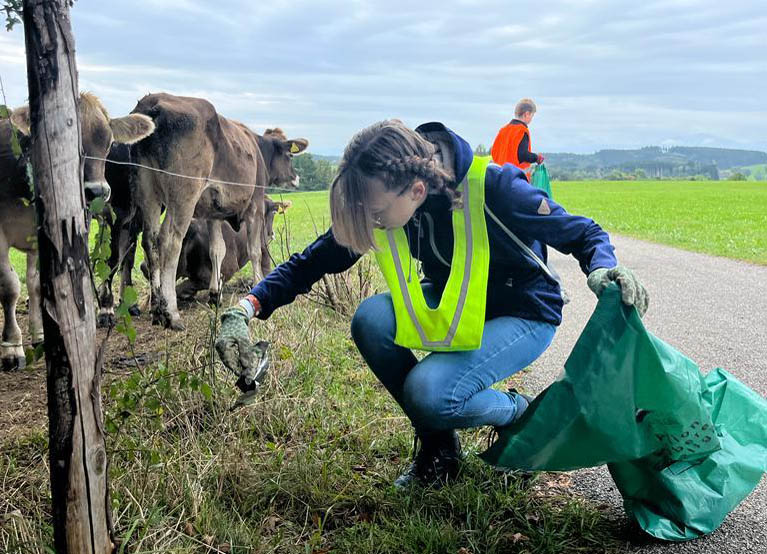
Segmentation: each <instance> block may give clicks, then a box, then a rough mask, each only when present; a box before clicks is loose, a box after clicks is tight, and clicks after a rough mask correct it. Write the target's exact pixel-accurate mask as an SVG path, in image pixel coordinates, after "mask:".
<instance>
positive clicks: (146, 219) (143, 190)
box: [135, 170, 170, 325]
mask: <svg viewBox="0 0 767 554" xmlns="http://www.w3.org/2000/svg"><path fill="white" fill-rule="evenodd" d="M142 173H144V171H143V170H139V171H138V175H139V176H141V175H142ZM148 188H150V186H149V184H147V183H143V182H138V183H137V186H136V189H135V190H136V203H137V204H138V205H139V206H141V213H142V216H143V217H142V220H143V223H144V234H143V235H142V237H141V244H142V246H143V247H144V262H145V264H146V269H147V274H148V275H147V280H148V281H149V303H150V309H151V313H152V324H153V325H155V324H158V323H162V322H161V321H160V320H159V319H156V317H155V314H156V313H157V311H158V306H159V303H160V298H161V292H160V249H159V247H160V209H161V205H162V204H161V200H160V199H159V198H158V197H157V196H156V195H155V194H153V193H152V192H151V191H148V190H147V189H148ZM169 216H170V214H168V217H169ZM166 220H167V217H166ZM143 265H144V264H142V267H143Z"/></svg>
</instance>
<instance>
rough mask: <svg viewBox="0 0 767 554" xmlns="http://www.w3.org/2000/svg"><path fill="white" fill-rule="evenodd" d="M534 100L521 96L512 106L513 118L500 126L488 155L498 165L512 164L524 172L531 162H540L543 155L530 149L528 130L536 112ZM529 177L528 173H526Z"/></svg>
mask: <svg viewBox="0 0 767 554" xmlns="http://www.w3.org/2000/svg"><path fill="white" fill-rule="evenodd" d="M536 109H537V108H536V106H535V102H533V100H532V99H530V98H523V99H522V100H520V101H519V102H517V105H516V106H515V108H514V119H512V120H511V121H510V122H509V123H508V125H504V126H503V127H501V130H500V131H498V135H497V136H496V137H495V141H493V147H492V148H491V149H490V155H491V156H492V157H493V161H494V162H495V163H497V164H498V165H503V164H505V163H510V164H514V165H515V166H517V167H519V168H520V169H522V170H523V171H524V172H525V173H526V174H527V173H528V168H529V167H530V164H531V163H542V162H543V156H541V155H540V154H535V153H534V152H531V151H530V130H529V129H528V125H530V122H531V121H532V120H533V117H534V116H535V112H536ZM528 177H529V175H528Z"/></svg>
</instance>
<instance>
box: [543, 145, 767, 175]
mask: <svg viewBox="0 0 767 554" xmlns="http://www.w3.org/2000/svg"><path fill="white" fill-rule="evenodd" d="M544 154H545V156H546V165H547V167H548V168H549V170H550V172H553V173H554V175H553V176H554V177H555V178H589V177H592V178H593V177H596V178H610V175H611V174H619V173H630V174H634V175H637V177H647V178H664V177H689V176H695V175H700V176H702V177H706V178H710V179H718V178H719V171H722V170H729V169H732V168H740V167H744V166H754V165H759V164H765V163H767V153H765V152H759V151H757V150H735V149H730V148H707V147H689V146H673V147H669V148H663V147H660V146H646V147H644V148H639V149H636V150H600V151H599V152H596V153H594V154H567V153H544Z"/></svg>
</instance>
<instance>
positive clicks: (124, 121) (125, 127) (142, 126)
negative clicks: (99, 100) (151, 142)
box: [109, 113, 154, 144]
mask: <svg viewBox="0 0 767 554" xmlns="http://www.w3.org/2000/svg"><path fill="white" fill-rule="evenodd" d="M109 126H110V127H111V128H112V134H113V135H114V140H115V142H121V143H123V144H133V143H134V142H138V141H140V140H141V139H143V138H146V137H148V136H149V135H151V134H152V133H153V132H154V121H152V118H151V117H149V116H146V115H144V114H140V113H132V114H130V115H126V116H125V117H117V118H115V119H110V120H109Z"/></svg>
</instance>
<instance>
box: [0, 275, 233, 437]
mask: <svg viewBox="0 0 767 554" xmlns="http://www.w3.org/2000/svg"><path fill="white" fill-rule="evenodd" d="M235 288H236V289H237V290H236V291H235V290H233V289H235ZM240 288H241V287H236V286H235V287H232V286H228V287H226V289H225V292H226V293H227V297H226V298H225V299H224V301H223V303H224V305H229V304H228V303H227V302H229V300H230V299H229V298H228V296H230V295H237V294H240V292H241V291H240V290H239V289H240ZM204 296H206V295H202V294H200V299H202V298H203V297H204ZM144 307H145V306H144ZM147 311H148V310H146V309H144V310H143V312H142V314H141V315H140V316H139V317H134V318H133V325H134V327H135V328H136V343H135V345H134V347H133V349H131V348H130V345H129V343H128V340H127V339H126V337H125V336H123V335H121V334H119V333H117V332H115V331H112V332H111V334H110V336H109V338H108V341H107V349H106V351H105V355H104V365H103V372H104V382H107V383H108V382H109V379H110V378H112V377H114V376H116V375H120V374H127V373H130V372H131V371H132V370H134V369H135V367H136V364H137V363H138V364H145V363H149V362H152V361H155V360H158V359H160V358H161V357H163V356H165V355H166V353H167V352H173V351H174V346H178V345H181V344H183V345H184V346H185V348H189V347H192V348H197V349H199V350H200V351H201V352H202V351H204V350H205V348H206V346H207V344H206V340H207V337H206V334H207V333H206V327H207V326H208V325H209V321H210V318H209V314H211V313H212V311H211V310H210V308H208V307H207V306H204V305H203V304H201V303H199V302H196V303H192V304H187V305H185V306H182V307H181V317H182V321H183V322H184V324H185V325H186V326H187V329H186V331H181V332H176V331H169V330H166V329H162V328H160V327H158V326H153V325H152V324H151V320H150V318H149V315H148V314H147ZM17 318H18V323H19V327H21V328H22V330H26V328H27V314H26V313H24V312H23V311H20V312H19V313H17ZM26 335H27V334H26V332H24V337H25V340H27V338H28V337H27V336H26ZM106 337H107V332H106V330H104V329H98V330H97V341H98V342H97V344H101V343H102V342H103V341H104V339H105V338H106ZM134 354H135V357H134ZM47 425H48V412H47V397H46V371H45V360H44V359H41V360H38V361H36V362H34V363H33V364H30V365H29V366H27V367H26V368H24V369H20V370H16V371H0V448H1V447H2V445H3V444H4V443H5V442H6V441H8V440H12V439H13V438H14V437H18V436H22V435H25V434H29V433H31V432H35V431H43V432H45V431H46V430H47Z"/></svg>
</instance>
